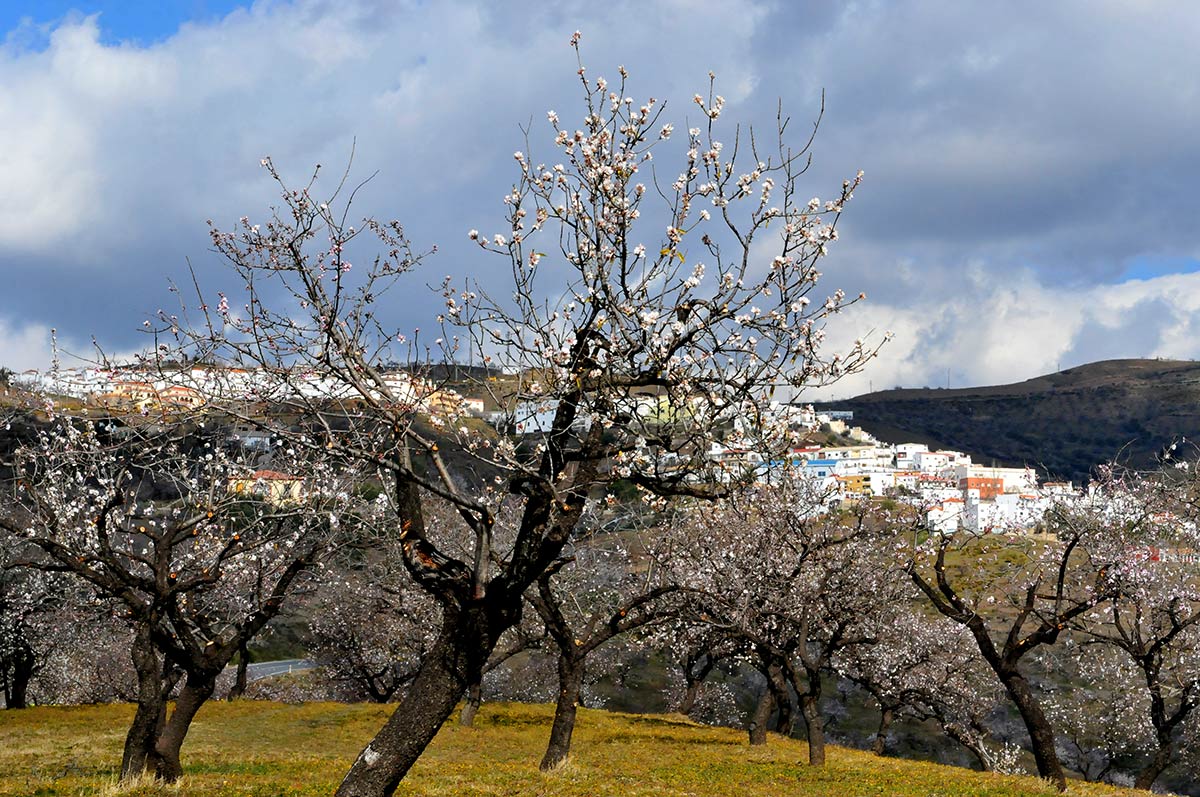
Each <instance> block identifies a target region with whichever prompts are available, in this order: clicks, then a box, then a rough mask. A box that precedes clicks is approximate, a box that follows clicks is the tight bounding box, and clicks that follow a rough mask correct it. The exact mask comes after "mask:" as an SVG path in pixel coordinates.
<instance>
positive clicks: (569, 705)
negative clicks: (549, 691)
mask: <svg viewBox="0 0 1200 797" xmlns="http://www.w3.org/2000/svg"><path fill="white" fill-rule="evenodd" d="M585 669H586V665H585V664H584V659H583V658H582V657H573V656H565V655H562V654H560V655H559V657H558V702H557V704H556V705H555V707H554V724H553V725H552V726H551V727H550V743H549V744H548V745H547V746H546V755H544V756H543V757H542V763H541V765H540V769H541V770H542V771H543V772H547V771H549V770H551V769H554V768H555V767H558V766H561V765H562V764H563V763H564V762H565V761H566V760H567V756H568V755H569V754H570V752H571V734H572V733H573V732H574V731H575V709H576V707H577V706H578V705H579V698H580V695H581V694H582V693H583V675H584V671H585Z"/></svg>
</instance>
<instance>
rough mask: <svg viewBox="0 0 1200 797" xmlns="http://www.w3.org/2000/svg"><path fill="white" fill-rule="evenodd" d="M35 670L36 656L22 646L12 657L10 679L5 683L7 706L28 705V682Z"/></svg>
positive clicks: (19, 706) (21, 706) (23, 706)
mask: <svg viewBox="0 0 1200 797" xmlns="http://www.w3.org/2000/svg"><path fill="white" fill-rule="evenodd" d="M36 670H37V658H36V657H35V656H34V654H33V651H32V650H31V649H30V648H29V647H27V646H22V647H21V649H20V650H19V651H17V653H16V655H14V656H13V658H12V670H11V673H10V680H9V681H8V682H7V683H6V684H5V686H6V689H5V695H4V697H5V705H6V706H7V707H8V708H26V707H28V705H29V702H28V695H29V682H30V681H32V680H33V674H34V672H35V671H36Z"/></svg>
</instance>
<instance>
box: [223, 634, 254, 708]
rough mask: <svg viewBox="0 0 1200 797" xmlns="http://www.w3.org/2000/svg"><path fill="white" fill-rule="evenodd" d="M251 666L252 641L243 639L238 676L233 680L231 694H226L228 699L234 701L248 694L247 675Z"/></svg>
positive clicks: (239, 652) (239, 650) (240, 646)
mask: <svg viewBox="0 0 1200 797" xmlns="http://www.w3.org/2000/svg"><path fill="white" fill-rule="evenodd" d="M249 667H250V643H249V642H248V641H247V640H245V639H243V640H242V641H241V643H240V644H239V645H238V665H237V676H236V678H235V679H234V681H233V686H232V687H230V689H229V694H228V695H226V696H225V699H226V700H229V701H234V700H237V699H239V698H240V697H241V696H242V695H244V694H246V675H247V670H248V668H249Z"/></svg>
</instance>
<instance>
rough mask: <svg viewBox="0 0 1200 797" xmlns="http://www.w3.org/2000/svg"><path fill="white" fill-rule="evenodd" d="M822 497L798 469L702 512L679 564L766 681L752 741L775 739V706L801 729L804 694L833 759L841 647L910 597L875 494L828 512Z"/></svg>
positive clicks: (856, 642)
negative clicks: (795, 704)
mask: <svg viewBox="0 0 1200 797" xmlns="http://www.w3.org/2000/svg"><path fill="white" fill-rule="evenodd" d="M823 498H824V496H823V495H822V491H821V490H820V488H819V487H818V486H817V485H815V484H813V483H811V482H810V481H809V480H807V479H805V478H804V477H803V476H799V475H797V476H795V477H794V478H791V479H785V480H780V483H777V484H773V485H771V486H768V487H759V488H756V489H754V490H752V491H748V492H746V493H744V494H741V495H738V496H735V497H734V498H733V499H731V500H729V501H727V502H724V503H722V504H721V505H720V506H719V507H717V508H710V509H707V510H702V511H699V512H697V513H696V514H695V515H694V516H693V517H692V518H691V520H690V521H689V522H690V524H692V527H693V529H695V530H694V531H684V532H683V533H684V534H685V535H686V536H685V539H690V540H692V541H691V543H690V544H689V545H686V546H681V550H680V551H679V552H678V553H677V554H676V555H675V556H674V557H673V558H672V561H671V562H670V563H669V566H671V567H672V568H673V571H674V572H673V573H672V576H671V578H672V581H674V582H676V583H678V584H681V585H686V586H688V587H690V588H691V589H693V590H695V592H696V595H697V596H698V597H697V598H696V599H695V600H694V601H693V603H694V608H693V612H694V617H695V619H696V620H697V621H698V622H700V623H703V624H705V625H707V626H709V627H710V628H711V629H713V630H714V631H715V632H717V633H720V634H723V635H725V636H726V637H727V638H728V639H730V640H734V641H736V642H739V643H740V645H741V649H742V652H743V657H742V658H743V660H744V661H745V662H746V663H748V664H749V665H750V666H753V667H754V668H755V669H758V670H759V671H760V672H761V673H762V675H763V676H764V677H765V678H766V682H767V688H766V691H765V692H764V693H763V699H762V700H760V702H759V707H758V709H757V711H756V714H755V716H754V718H753V720H752V723H751V743H752V744H756V743H757V744H761V743H765V741H766V724H767V721H768V720H769V718H770V715H771V713H772V711H773V709H777V710H778V711H779V713H780V722H779V723H777V725H776V728H777V729H778V730H779V731H780V732H782V733H785V734H787V733H790V732H791V725H792V717H793V715H794V713H793V710H792V698H791V692H792V691H794V692H795V694H796V696H797V697H798V699H799V708H800V712H801V714H802V716H803V717H804V721H805V724H806V726H807V731H808V743H809V763H810V764H812V765H814V766H820V765H822V764H824V763H825V734H824V724H825V723H824V717H823V715H822V713H821V709H820V701H821V695H822V678H823V676H825V675H826V674H827V673H828V672H829V671H830V670H831V668H832V665H833V662H834V659H835V657H836V656H838V655H839V654H843V653H844V652H845V651H846V650H848V649H850V648H855V647H864V646H873V645H874V644H876V642H877V641H878V638H879V636H880V633H879V630H878V629H879V627H880V626H886V625H888V624H889V623H890V622H891V621H892V619H893V618H894V616H895V614H896V612H897V611H898V609H899V608H900V607H901V606H902V602H903V601H904V600H905V599H906V597H907V596H906V594H905V590H904V589H903V588H902V587H903V586H907V585H905V584H904V583H903V581H902V580H901V578H900V577H901V576H903V573H902V572H900V571H899V570H898V568H896V567H895V565H894V562H893V561H892V559H891V556H892V554H891V549H890V547H889V546H888V545H886V544H884V543H886V539H887V528H888V524H887V523H886V522H885V521H883V520H881V519H878V518H876V517H875V514H876V513H875V509H874V508H873V507H871V506H870V505H869V504H868V503H867V502H861V503H859V504H857V505H855V506H853V507H852V508H847V509H846V510H845V511H844V512H837V511H835V512H825V511H824V501H823ZM701 530H703V531H701ZM909 589H910V590H911V587H909Z"/></svg>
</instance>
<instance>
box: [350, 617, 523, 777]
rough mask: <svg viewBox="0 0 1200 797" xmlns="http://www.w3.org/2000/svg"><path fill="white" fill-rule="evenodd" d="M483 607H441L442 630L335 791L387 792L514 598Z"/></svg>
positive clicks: (472, 672) (448, 709)
mask: <svg viewBox="0 0 1200 797" xmlns="http://www.w3.org/2000/svg"><path fill="white" fill-rule="evenodd" d="M504 608H506V607H500V606H493V607H492V610H491V611H489V610H488V609H487V607H485V606H483V605H481V604H475V605H473V606H470V607H468V608H466V609H458V608H456V607H446V608H444V609H443V613H442V617H443V620H442V630H441V632H440V633H439V634H438V638H437V640H436V641H435V642H434V644H433V647H432V648H430V650H429V653H428V654H427V655H426V656H425V659H424V661H423V662H422V663H421V669H420V670H419V671H418V672H417V677H416V678H415V679H414V680H413V682H412V686H411V687H409V689H408V692H407V693H406V694H405V696H404V699H403V700H402V701H401V702H400V705H399V706H398V707H397V709H396V711H394V712H393V713H392V716H391V717H389V718H388V721H387V723H385V724H384V726H383V728H382V729H380V731H379V733H377V734H376V735H375V738H374V739H372V740H371V743H370V744H368V745H367V746H366V748H365V749H363V751H362V752H361V753H359V755H358V758H357V759H356V760H355V761H354V764H353V766H351V767H350V771H349V772H348V773H347V774H346V777H345V778H344V779H343V780H342V783H341V785H340V786H338V789H337V792H336V794H337V797H387V796H388V795H390V794H392V793H394V792H395V791H396V787H397V786H398V785H399V784H400V780H401V778H403V777H404V775H405V774H407V772H408V770H409V769H411V768H412V765H413V764H415V763H416V762H417V759H418V758H420V756H421V753H422V752H423V751H424V750H425V748H426V747H427V746H428V745H429V742H430V741H432V740H433V737H434V736H436V735H437V732H438V730H439V729H440V728H441V727H442V723H444V722H445V721H446V720H447V719H448V718H449V717H450V715H451V714H453V713H454V709H455V708H456V707H457V706H458V701H459V699H460V698H461V697H462V694H463V690H465V689H466V688H467V685H468V684H470V683H471V682H472V681H478V680H479V679H480V673H481V672H482V669H483V665H484V663H485V662H486V661H487V658H488V656H489V655H490V654H491V652H492V649H493V648H494V647H495V645H496V640H497V639H498V638H499V636H500V634H502V633H503V632H504V630H505V629H506V628H508V627H509V626H510V625H512V624H513V623H514V622H516V621H517V620H518V619H519V618H520V613H519V612H520V604H519V603H516V604H515V605H514V606H509V607H507V608H508V609H511V611H510V612H504V611H503V610H504Z"/></svg>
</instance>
